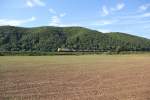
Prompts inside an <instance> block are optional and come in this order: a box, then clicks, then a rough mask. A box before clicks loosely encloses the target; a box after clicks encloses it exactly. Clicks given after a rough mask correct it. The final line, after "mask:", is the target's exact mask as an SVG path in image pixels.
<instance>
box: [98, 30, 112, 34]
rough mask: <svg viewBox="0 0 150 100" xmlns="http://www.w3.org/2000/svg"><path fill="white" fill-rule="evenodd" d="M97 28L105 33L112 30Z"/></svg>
mask: <svg viewBox="0 0 150 100" xmlns="http://www.w3.org/2000/svg"><path fill="white" fill-rule="evenodd" d="M96 30H97V31H99V32H103V33H108V32H111V31H110V30H109V29H96Z"/></svg>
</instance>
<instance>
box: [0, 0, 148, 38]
mask: <svg viewBox="0 0 150 100" xmlns="http://www.w3.org/2000/svg"><path fill="white" fill-rule="evenodd" d="M0 12H1V13H0V25H13V26H23V27H36V26H82V27H87V28H91V29H95V30H98V31H101V32H110V31H113V32H126V33H130V34H133V35H138V36H143V37H146V38H150V0H0Z"/></svg>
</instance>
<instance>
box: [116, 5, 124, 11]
mask: <svg viewBox="0 0 150 100" xmlns="http://www.w3.org/2000/svg"><path fill="white" fill-rule="evenodd" d="M124 7H125V4H124V3H120V4H117V8H116V10H122V9H123V8H124Z"/></svg>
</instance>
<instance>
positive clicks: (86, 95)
mask: <svg viewBox="0 0 150 100" xmlns="http://www.w3.org/2000/svg"><path fill="white" fill-rule="evenodd" d="M0 100H150V55H146V54H144V55H142V54H139V55H86V56H37V57H36V56H34V57H32V56H12V57H10V56H3V57H2V56H1V57H0Z"/></svg>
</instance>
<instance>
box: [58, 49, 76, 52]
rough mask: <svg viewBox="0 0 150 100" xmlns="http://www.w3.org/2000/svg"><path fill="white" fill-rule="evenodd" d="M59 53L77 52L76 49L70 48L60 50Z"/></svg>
mask: <svg viewBox="0 0 150 100" xmlns="http://www.w3.org/2000/svg"><path fill="white" fill-rule="evenodd" d="M57 51H58V52H75V51H76V50H74V49H68V48H58V49H57Z"/></svg>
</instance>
